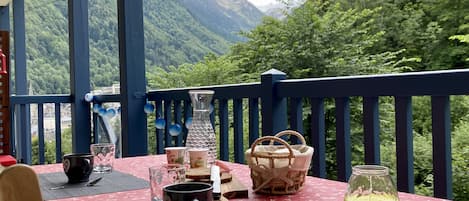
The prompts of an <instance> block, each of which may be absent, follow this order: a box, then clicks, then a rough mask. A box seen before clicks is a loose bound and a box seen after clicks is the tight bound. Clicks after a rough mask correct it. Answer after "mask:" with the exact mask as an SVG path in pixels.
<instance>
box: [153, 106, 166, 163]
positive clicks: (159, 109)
mask: <svg viewBox="0 0 469 201" xmlns="http://www.w3.org/2000/svg"><path fill="white" fill-rule="evenodd" d="M155 107H156V114H155V122H154V124H155V126H156V120H158V118H163V101H161V100H157V101H155ZM155 130H156V153H157V154H163V153H164V133H163V130H162V129H158V128H156V127H155Z"/></svg>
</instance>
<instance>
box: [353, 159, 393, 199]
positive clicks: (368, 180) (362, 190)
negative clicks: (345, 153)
mask: <svg viewBox="0 0 469 201" xmlns="http://www.w3.org/2000/svg"><path fill="white" fill-rule="evenodd" d="M344 200H345V201H371V200H380V201H398V200H399V197H398V195H397V190H396V187H395V186H394V183H393V182H392V179H391V177H390V176H389V169H388V168H387V167H384V166H378V165H358V166H355V167H353V168H352V175H351V176H350V179H349V182H348V188H347V193H346V194H345V198H344Z"/></svg>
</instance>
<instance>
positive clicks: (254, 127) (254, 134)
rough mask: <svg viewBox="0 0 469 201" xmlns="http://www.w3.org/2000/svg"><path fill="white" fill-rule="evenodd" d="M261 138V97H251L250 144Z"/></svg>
mask: <svg viewBox="0 0 469 201" xmlns="http://www.w3.org/2000/svg"><path fill="white" fill-rule="evenodd" d="M257 138H259V98H250V99H249V145H248V146H251V145H252V143H254V141H255V140H256V139H257Z"/></svg>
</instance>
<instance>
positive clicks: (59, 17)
mask: <svg viewBox="0 0 469 201" xmlns="http://www.w3.org/2000/svg"><path fill="white" fill-rule="evenodd" d="M25 10H26V16H25V18H26V46H27V47H26V48H27V65H28V79H29V80H30V81H29V82H30V83H29V86H31V87H32V89H31V90H30V91H33V93H34V94H49V93H69V91H68V90H69V89H68V88H69V87H68V83H69V81H68V80H69V76H68V71H69V59H68V55H69V54H68V51H69V50H68V27H67V23H68V21H67V2H66V1H50V0H35V1H25ZM143 12H144V31H145V32H144V37H145V38H144V40H145V64H146V67H147V71H152V69H154V68H156V67H157V66H158V67H163V68H165V67H167V66H171V65H172V66H178V65H180V64H183V63H195V62H197V61H200V60H201V59H203V57H204V56H205V55H207V54H209V53H213V54H218V55H219V54H224V53H225V52H227V51H228V50H229V47H230V46H231V44H233V43H235V42H238V41H242V40H244V39H243V38H241V37H240V36H239V35H238V34H237V33H238V32H239V31H240V30H245V31H246V30H250V29H252V28H253V27H255V26H256V25H257V24H258V23H260V21H261V18H262V16H263V14H262V13H261V12H260V11H259V10H258V9H257V8H255V7H254V6H252V5H251V4H250V3H248V2H247V1H246V0H144V1H143ZM89 26H90V27H89V36H90V40H89V44H90V71H91V72H90V73H91V82H92V88H95V87H102V86H110V85H111V84H113V83H118V82H119V69H118V68H119V59H118V50H119V48H118V33H117V1H115V0H89Z"/></svg>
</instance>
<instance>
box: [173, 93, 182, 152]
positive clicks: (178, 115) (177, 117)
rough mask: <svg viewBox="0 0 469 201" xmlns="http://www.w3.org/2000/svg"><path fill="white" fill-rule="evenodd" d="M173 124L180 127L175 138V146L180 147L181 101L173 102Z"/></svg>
mask: <svg viewBox="0 0 469 201" xmlns="http://www.w3.org/2000/svg"><path fill="white" fill-rule="evenodd" d="M174 123H175V124H179V126H181V133H179V135H178V136H177V137H176V146H178V147H182V137H183V134H182V127H183V126H184V125H183V124H182V108H181V101H174Z"/></svg>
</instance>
